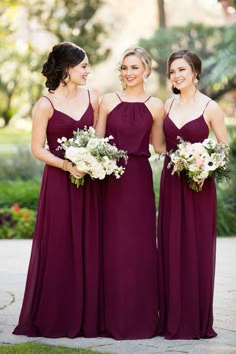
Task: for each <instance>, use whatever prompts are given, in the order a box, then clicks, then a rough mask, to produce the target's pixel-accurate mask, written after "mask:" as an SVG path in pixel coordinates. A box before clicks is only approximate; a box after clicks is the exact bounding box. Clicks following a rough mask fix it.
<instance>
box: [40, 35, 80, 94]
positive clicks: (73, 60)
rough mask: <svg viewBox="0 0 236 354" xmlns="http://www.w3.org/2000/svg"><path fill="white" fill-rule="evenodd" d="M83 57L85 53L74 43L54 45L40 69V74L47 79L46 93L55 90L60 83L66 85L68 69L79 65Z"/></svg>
mask: <svg viewBox="0 0 236 354" xmlns="http://www.w3.org/2000/svg"><path fill="white" fill-rule="evenodd" d="M85 56H86V53H85V51H84V50H83V49H82V48H80V47H79V46H77V45H75V44H74V43H71V42H62V43H59V44H56V45H54V46H53V48H52V51H51V52H50V53H49V55H48V59H47V61H46V62H45V63H44V64H43V69H42V74H43V75H44V76H45V77H46V78H47V81H46V84H45V85H46V87H47V88H48V91H49V92H52V91H54V90H56V88H57V87H58V86H59V84H60V82H62V83H63V84H64V85H66V81H65V79H66V78H67V76H68V72H67V71H68V68H70V67H73V66H76V65H78V64H79V63H81V62H82V61H83V60H84V58H85Z"/></svg>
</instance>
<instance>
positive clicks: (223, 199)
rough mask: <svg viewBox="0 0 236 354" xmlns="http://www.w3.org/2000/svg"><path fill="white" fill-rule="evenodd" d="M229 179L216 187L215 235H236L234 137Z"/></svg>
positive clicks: (235, 142)
mask: <svg viewBox="0 0 236 354" xmlns="http://www.w3.org/2000/svg"><path fill="white" fill-rule="evenodd" d="M230 169H231V179H230V180H228V181H227V182H225V183H221V184H219V185H218V186H217V235H219V236H235V235H236V218H235V215H236V137H234V138H232V141H231V144H230Z"/></svg>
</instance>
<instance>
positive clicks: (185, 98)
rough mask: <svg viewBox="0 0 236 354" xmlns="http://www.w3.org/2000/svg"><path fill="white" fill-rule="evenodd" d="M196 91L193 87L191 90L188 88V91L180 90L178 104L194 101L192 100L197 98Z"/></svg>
mask: <svg viewBox="0 0 236 354" xmlns="http://www.w3.org/2000/svg"><path fill="white" fill-rule="evenodd" d="M198 92H199V91H198V89H197V87H195V86H194V87H193V88H191V89H189V88H188V90H186V91H185V90H182V91H181V93H180V97H179V102H180V103H191V102H193V101H194V99H195V98H196V97H197V95H198Z"/></svg>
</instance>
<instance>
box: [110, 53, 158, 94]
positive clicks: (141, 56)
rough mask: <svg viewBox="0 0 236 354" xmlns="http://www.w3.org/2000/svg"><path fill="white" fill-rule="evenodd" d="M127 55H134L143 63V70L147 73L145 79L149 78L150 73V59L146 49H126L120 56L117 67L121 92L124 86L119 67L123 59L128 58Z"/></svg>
mask: <svg viewBox="0 0 236 354" xmlns="http://www.w3.org/2000/svg"><path fill="white" fill-rule="evenodd" d="M129 55H136V56H137V57H138V58H139V59H140V60H141V62H142V63H143V65H144V67H145V70H146V69H148V73H147V76H146V78H148V77H149V75H150V74H151V71H152V58H151V56H150V54H149V53H148V52H147V51H146V49H144V48H142V47H130V48H128V49H126V50H125V51H124V52H123V54H122V55H121V58H120V61H119V63H118V65H117V70H118V71H119V76H118V77H119V80H120V82H121V86H122V89H123V90H124V89H125V88H126V84H125V82H124V80H123V77H122V74H121V67H122V64H123V61H124V59H125V58H126V57H128V56H129Z"/></svg>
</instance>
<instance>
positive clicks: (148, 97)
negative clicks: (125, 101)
mask: <svg viewBox="0 0 236 354" xmlns="http://www.w3.org/2000/svg"><path fill="white" fill-rule="evenodd" d="M151 97H152V96H149V97H148V98H147V99H146V100H145V101H144V102H143V103H146V102H147V101H148V100H150V98H151Z"/></svg>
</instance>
